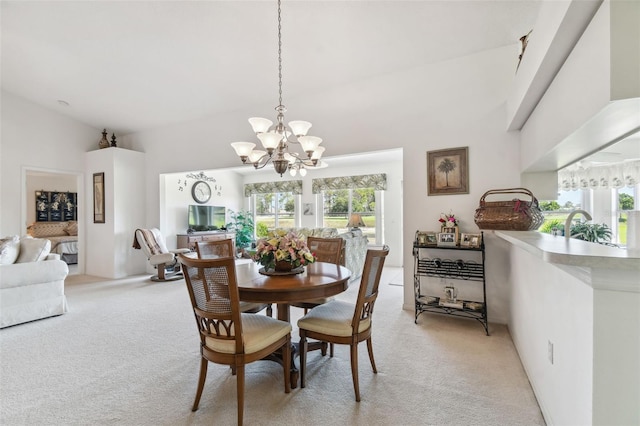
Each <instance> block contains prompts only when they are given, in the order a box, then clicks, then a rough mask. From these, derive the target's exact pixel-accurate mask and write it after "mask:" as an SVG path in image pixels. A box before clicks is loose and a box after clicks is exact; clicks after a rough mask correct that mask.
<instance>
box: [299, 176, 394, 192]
mask: <svg viewBox="0 0 640 426" xmlns="http://www.w3.org/2000/svg"><path fill="white" fill-rule="evenodd" d="M311 187H312V191H313V193H314V194H319V193H320V192H322V191H325V190H329V189H356V188H373V189H376V190H380V191H384V190H385V189H387V175H386V174H385V173H379V174H375V175H360V176H341V177H335V178H324V179H313V181H312V183H311Z"/></svg>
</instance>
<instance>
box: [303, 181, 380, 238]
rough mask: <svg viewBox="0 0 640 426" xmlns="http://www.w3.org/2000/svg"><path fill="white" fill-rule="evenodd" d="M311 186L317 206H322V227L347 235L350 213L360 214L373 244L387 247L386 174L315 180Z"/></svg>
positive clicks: (366, 233) (364, 229) (362, 228)
mask: <svg viewBox="0 0 640 426" xmlns="http://www.w3.org/2000/svg"><path fill="white" fill-rule="evenodd" d="M311 186H312V189H313V193H314V194H316V196H317V202H318V203H319V204H320V205H322V206H323V208H322V211H323V213H324V214H323V218H322V225H323V226H326V227H331V228H337V229H338V231H339V232H344V231H347V230H348V229H347V222H348V220H349V216H350V215H351V213H360V215H361V216H362V219H363V221H364V223H365V226H364V227H361V228H360V229H361V230H362V231H363V233H364V234H365V235H366V236H367V237H368V238H369V240H370V241H371V242H375V244H384V231H383V229H382V224H383V221H382V214H383V206H384V202H383V194H384V190H386V189H387V175H386V174H384V173H380V174H373V175H360V176H341V177H334V178H320V179H313V181H312V184H311Z"/></svg>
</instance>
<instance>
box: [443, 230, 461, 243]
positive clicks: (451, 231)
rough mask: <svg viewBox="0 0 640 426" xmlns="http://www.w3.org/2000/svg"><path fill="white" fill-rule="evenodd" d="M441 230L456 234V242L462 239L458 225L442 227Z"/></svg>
mask: <svg viewBox="0 0 640 426" xmlns="http://www.w3.org/2000/svg"><path fill="white" fill-rule="evenodd" d="M440 232H445V233H448V234H456V243H457V242H459V241H460V232H459V229H458V227H457V226H454V227H452V228H447V227H444V228H441V229H440Z"/></svg>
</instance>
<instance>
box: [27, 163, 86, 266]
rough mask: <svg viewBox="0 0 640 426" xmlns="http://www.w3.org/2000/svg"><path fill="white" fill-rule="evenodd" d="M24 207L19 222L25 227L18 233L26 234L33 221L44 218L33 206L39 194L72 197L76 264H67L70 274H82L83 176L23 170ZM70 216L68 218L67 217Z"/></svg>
mask: <svg viewBox="0 0 640 426" xmlns="http://www.w3.org/2000/svg"><path fill="white" fill-rule="evenodd" d="M22 181H23V185H22V188H23V194H22V199H23V200H24V201H23V204H22V205H23V207H22V214H21V223H23V224H24V229H22V232H21V234H22V235H26V234H27V233H28V227H29V226H31V225H32V224H33V223H35V222H36V221H43V219H45V218H44V217H43V215H42V212H40V215H39V216H40V217H38V210H37V205H36V196H37V195H38V196H40V197H42V194H43V193H44V194H53V193H64V194H75V200H74V201H75V209H76V211H75V212H74V213H73V217H74V218H75V219H74V220H76V221H77V223H78V241H77V244H76V246H77V256H75V257H76V262H75V263H73V260H71V261H68V262H67V263H68V264H69V275H77V274H83V273H84V253H83V247H84V237H83V235H84V226H83V223H84V220H83V217H84V215H83V211H84V209H83V203H85V200H84V196H83V195H84V184H83V174H82V173H74V172H68V171H61V170H52V169H41V168H33V167H25V168H23V173H22ZM69 217H70V216H69ZM64 219H65V218H64V217H63V218H57V217H56V218H55V219H54V220H64ZM71 258H73V256H72V257H71Z"/></svg>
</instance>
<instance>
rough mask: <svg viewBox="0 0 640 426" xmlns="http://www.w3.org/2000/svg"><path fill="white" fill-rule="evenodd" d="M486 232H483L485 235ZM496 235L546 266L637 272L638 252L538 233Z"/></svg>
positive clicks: (499, 233) (510, 232) (500, 232)
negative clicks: (552, 264)
mask: <svg viewBox="0 0 640 426" xmlns="http://www.w3.org/2000/svg"><path fill="white" fill-rule="evenodd" d="M485 232H486V231H485ZM493 232H495V235H496V236H497V237H499V238H502V239H503V240H505V241H508V242H509V243H511V244H513V245H514V246H516V247H519V248H521V249H523V250H526V251H527V252H529V253H531V254H533V255H535V256H538V257H540V258H542V260H544V261H545V262H549V263H556V264H561V265H569V266H578V267H587V268H598V269H617V270H631V271H640V250H637V249H636V250H626V249H622V248H618V247H611V246H605V245H602V244H596V243H590V242H587V241H581V240H577V239H575V238H570V239H568V240H567V239H565V237H561V236H553V235H549V234H545V233H542V232H537V231H493Z"/></svg>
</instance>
